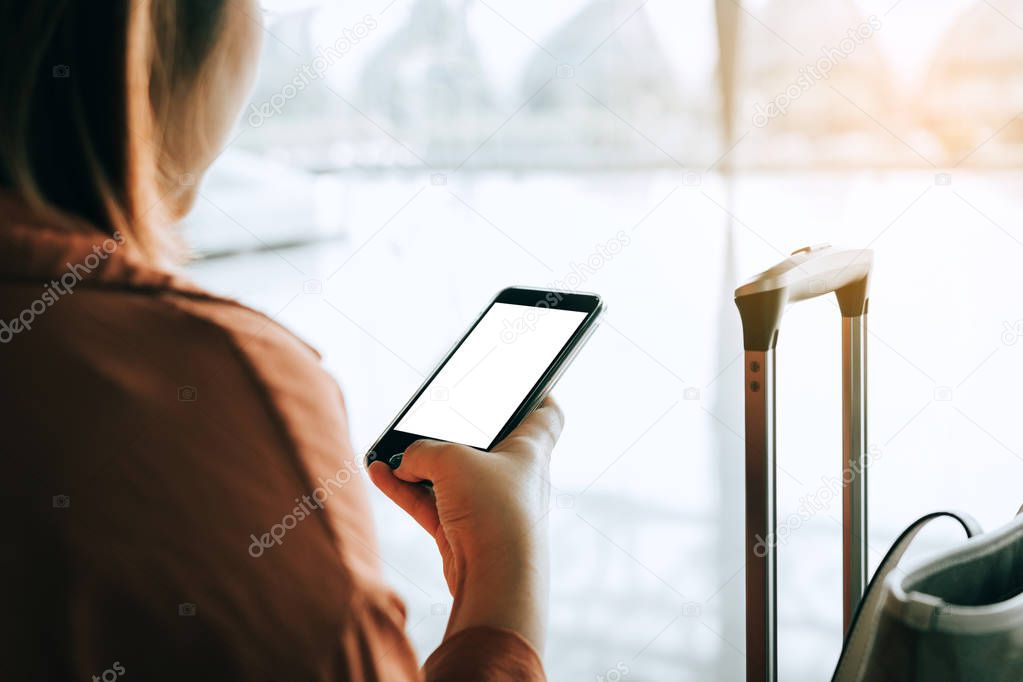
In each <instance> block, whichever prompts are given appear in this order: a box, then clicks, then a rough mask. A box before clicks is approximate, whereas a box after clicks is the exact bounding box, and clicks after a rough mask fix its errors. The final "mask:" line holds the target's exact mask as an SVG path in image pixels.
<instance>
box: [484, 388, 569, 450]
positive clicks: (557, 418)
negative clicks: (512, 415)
mask: <svg viewBox="0 0 1023 682" xmlns="http://www.w3.org/2000/svg"><path fill="white" fill-rule="evenodd" d="M564 425H565V415H564V413H563V412H562V411H561V408H560V407H559V406H558V404H557V403H556V402H555V401H554V399H553V398H550V397H548V398H546V399H545V400H544V401H543V403H542V404H541V405H540V407H538V408H537V409H535V410H534V411H533V412H532V413H531V414H529V415H527V416H526V418H525V419H523V420H522V423H521V424H519V425H518V426H517V427H515V430H514V431H512V432H511V433H510V434H509V435H508V437H507V438H506V439H505V440H504V441H502V442H501V444H500V445H499V446H498V447H497V449H498V450H501V451H504V450H507V449H508V448H506V447H505V444H514V443H515V442H516V441H517V440H520V439H525V440H528V441H531V442H533V443H536V444H537V445H539V446H540V447H541V448H542V449H543V451H544V452H547V453H549V452H550V451H551V450H552V449H554V444H555V443H557V442H558V438H559V437H560V436H561V430H562V428H563V427H564Z"/></svg>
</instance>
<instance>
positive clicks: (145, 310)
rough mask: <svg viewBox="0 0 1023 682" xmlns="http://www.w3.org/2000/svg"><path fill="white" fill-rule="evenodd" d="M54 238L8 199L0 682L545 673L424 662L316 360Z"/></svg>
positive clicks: (166, 283)
mask: <svg viewBox="0 0 1023 682" xmlns="http://www.w3.org/2000/svg"><path fill="white" fill-rule="evenodd" d="M39 223H40V221H39V220H37V219H35V218H33V217H32V216H31V215H30V214H28V212H27V211H26V210H25V209H24V208H23V207H22V206H20V205H19V204H18V203H17V202H14V201H12V200H10V198H6V199H4V200H3V201H2V202H0V395H2V396H3V409H2V410H0V415H2V416H0V424H2V427H3V447H2V453H3V455H2V457H3V462H4V470H5V471H6V474H5V475H4V477H3V480H4V483H3V488H4V492H3V495H2V502H0V505H2V506H0V511H2V512H3V514H2V516H0V518H3V519H5V520H6V521H7V529H6V535H7V537H6V538H5V540H4V541H3V542H2V543H0V547H2V549H0V577H2V584H3V586H4V592H5V594H6V595H8V596H7V597H6V598H5V599H6V602H7V603H5V605H4V611H5V617H4V618H2V619H0V622H2V624H0V650H3V651H4V652H5V653H4V655H3V656H2V658H3V660H4V672H3V677H5V678H8V679H26V680H27V679H32V680H57V679H84V680H88V679H94V678H93V676H99V677H100V679H114V678H113V677H110V676H111V675H115V674H116V675H118V676H119V675H120V674H121V672H122V671H123V674H126V675H128V676H130V679H144V680H172V679H173V680H206V679H210V680H214V679H215V680H274V681H282V680H287V681H289V682H295V681H305V680H322V681H326V680H396V681H402V680H422V679H426V680H478V681H488V680H494V681H497V680H509V681H510V680H515V681H516V682H521V681H524V680H525V681H529V680H543V679H544V673H543V669H542V665H541V662H540V660H539V658H538V656H537V654H536V652H535V651H534V650H533V649H532V648H531V647H530V645H529V644H528V643H527V642H526V640H524V639H523V638H522V637H521V636H519V635H517V634H515V633H513V632H510V631H504V630H497V629H491V628H473V629H469V630H465V631H462V632H460V633H457V634H455V635H454V636H452V637H449V638H448V639H447V640H446V641H445V642H444V643H443V644H441V646H440V648H438V649H437V650H436V651H434V652H433V654H432V655H431V656H430V658H429V660H427V662H426V664H425V666H424V667H423V668H422V669H421V670H420V669H419V667H418V665H417V663H416V657H415V654H414V652H413V650H412V647H411V645H410V643H409V640H408V638H407V637H406V636H405V632H404V625H405V611H404V606H403V604H402V603H401V601H400V600H399V599H398V597H397V596H396V595H395V593H394V592H393V591H392V590H391V589H390V588H388V587H387V585H385V584H384V583H383V582H382V580H381V578H380V567H379V561H378V558H377V555H376V550H375V541H374V538H373V535H372V532H371V524H368V523H366V519H367V518H368V515H369V507H368V504H367V499H366V484H365V482H364V477H363V475H362V474H361V472H360V469H359V466H358V464H357V457H356V455H355V453H353V451H352V447H351V444H350V442H349V435H348V425H347V421H346V417H345V408H344V403H343V399H342V396H341V392H340V390H339V388H338V386H337V385H336V384H335V382H334V381H333V380H332V379H331V378H330V377H329V376H328V375H327V374H326V372H324V370H323V369H322V368H321V367H320V364H319V356H318V355H317V354H316V352H315V351H314V350H312V349H311V348H309V347H308V346H306V345H305V344H304V343H302V342H301V341H300V340H299V339H297V338H296V337H295V336H293V335H292V334H290V333H289V332H288V331H286V330H285V329H283V328H282V327H280V326H279V325H277V324H276V323H275V322H274V321H273V320H271V319H269V318H267V317H265V316H263V315H262V314H260V313H257V312H255V311H253V310H250V309H248V308H246V307H244V306H242V305H240V304H238V303H236V302H234V301H230V300H225V299H223V298H219V297H216V296H213V295H211V294H209V293H206V292H205V291H202V290H201V289H199V288H197V287H196V286H194V285H192V284H189V283H188V282H186V281H183V280H182V279H181V278H179V277H178V276H176V275H173V274H170V273H168V272H164V271H161V270H158V269H155V268H153V267H151V266H148V265H146V264H144V263H142V262H140V261H139V260H137V259H135V258H134V257H133V256H132V255H131V254H130V253H129V249H128V248H127V247H124V245H123V244H122V243H120V241H118V240H116V239H106V238H105V235H101V234H99V233H97V232H89V231H82V230H78V231H74V230H72V231H68V230H65V229H60V228H57V227H55V226H47V225H45V224H39ZM115 663H116V664H117V666H116V667H115ZM104 673H106V676H104Z"/></svg>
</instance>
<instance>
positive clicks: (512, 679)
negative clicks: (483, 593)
mask: <svg viewBox="0 0 1023 682" xmlns="http://www.w3.org/2000/svg"><path fill="white" fill-rule="evenodd" d="M423 677H424V678H425V680H427V682H449V681H451V682H455V681H460V680H476V681H478V682H544V681H545V680H546V679H547V677H546V675H545V674H544V671H543V663H542V662H541V661H540V656H539V655H538V654H537V653H536V650H535V649H533V647H532V646H530V644H529V642H527V641H526V640H525V638H524V637H522V635H520V634H518V633H517V632H514V631H512V630H504V629H500V628H488V627H476V628H469V629H467V630H462V631H461V632H458V633H456V634H455V635H453V636H452V637H449V638H448V639H447V640H446V641H445V642H444V643H443V644H441V645H440V647H438V648H437V650H436V651H434V652H433V654H432V655H431V656H430V658H429V659H427V661H426V663H425V664H424V665H423Z"/></svg>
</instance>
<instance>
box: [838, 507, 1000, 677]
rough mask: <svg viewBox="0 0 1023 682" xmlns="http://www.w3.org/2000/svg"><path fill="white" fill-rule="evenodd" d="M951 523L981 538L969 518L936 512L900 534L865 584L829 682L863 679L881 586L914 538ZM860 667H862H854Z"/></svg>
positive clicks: (974, 522) (912, 524)
mask: <svg viewBox="0 0 1023 682" xmlns="http://www.w3.org/2000/svg"><path fill="white" fill-rule="evenodd" d="M946 517H947V518H951V519H954V520H955V521H957V522H958V523H959V525H960V526H962V528H963V530H964V531H965V532H966V537H967V538H972V537H974V536H975V535H980V534H981V532H983V531H982V529H981V527H980V524H979V523H977V521H976V520H975V519H974V518H973V517H972V516H970V515H969V514H964V513H962V512H954V511H938V512H932V513H930V514H926V515H924V516H921V517H920V518H919V519H917V520H916V521H914V522H913V523H911V524H910V526H909V527H908V528H907V529H906V530H904V531H902V535H900V536H899V537H898V538H897V539H896V540H895V542H894V543H893V544H892V548H891V549H889V550H888V553H887V554H885V556H884V559H882V560H881V564H880V565H879V566H878V567H877V572H876V573H874V577H873V578H871V579H870V582H869V583H868V584H867V589H866V591H865V592H864V594H863V598H862V599H860V603H859V604H858V605H857V607H856V612H855V613H854V614H853V617H852V621H851V622H850V623H849V631H848V632H846V633H845V642H844V643H843V645H842V655H841V656H840V657H839V659H838V664H837V665H836V666H835V674H834V675H833V676H832V678H831V679H832V682H853V681H854V680H859V678H860V677H861V675H862V665H863V664H864V663H865V662H866V655H865V654H866V652H867V647H868V645H869V644H870V642H871V640H872V639H873V636H874V633H875V632H876V630H877V624H878V622H879V621H880V620H881V605H882V597H883V596H884V589H883V586H884V582H885V579H886V578H887V577H888V575H889V574H890V573H891V572H892V571H894V570H895V568H896V567H897V566H898V565H899V561H900V560H901V559H902V556H903V555H904V554H905V553H906V550H908V549H909V547H910V545H912V544H913V540H914V539H916V536H917V535H918V534H919V533H920V531H921V530H923V529H924V528H925V527H926V526H928V525H929V524H930V523H931V522H932V521H935V520H937V519H941V518H946ZM856 664H860V666H861V667H855V666H856Z"/></svg>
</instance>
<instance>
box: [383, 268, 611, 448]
mask: <svg viewBox="0 0 1023 682" xmlns="http://www.w3.org/2000/svg"><path fill="white" fill-rule="evenodd" d="M495 303H510V304H513V305H522V306H528V307H537V308H548V309H553V310H575V311H578V312H584V313H586V317H585V318H584V319H583V321H582V323H581V324H580V325H579V327H578V328H577V329H576V330H575V332H574V333H573V334H572V336H571V337H570V338H569V339H568V341H566V342H565V344H564V346H562V347H561V350H560V351H559V352H558V355H557V356H556V357H555V358H554V360H553V361H552V362H551V363H550V364H549V365H548V366H547V369H545V370H544V373H543V374H542V375H541V376H540V378H539V379H538V380H537V381H536V383H535V384H534V385H533V387H532V388H531V389H530V391H529V393H528V394H527V395H526V397H525V398H524V399H523V400H522V402H521V403H519V406H518V407H517V408H516V409H515V411H514V412H513V413H512V415H511V417H509V418H508V421H507V422H505V425H504V426H503V427H502V428H501V430H500V431H499V432H498V434H497V436H496V437H495V438H494V440H493V441H491V442H490V444H489V445H487V447H486V448H484V450H488V451H489V450H490V449H491V448H493V447H494V446H495V445H497V444H498V443H500V442H501V441H502V440H504V438H505V437H506V436H507V435H508V434H509V433H511V431H512V430H513V429H514V428H515V427H516V426H517V425H518V424H519V422H521V421H522V419H524V418H525V417H526V415H528V414H529V413H530V412H532V411H533V410H534V409H536V407H537V406H539V404H540V402H541V401H542V400H543V398H544V397H546V395H547V393H548V392H549V391H550V389H551V388H552V387H553V385H554V382H555V381H556V380H557V378H558V377H559V375H560V372H561V371H562V370H563V369H564V367H565V363H566V362H567V361H569V360H570V359H571V357H572V356H573V353H574V352H575V351H576V349H577V348H578V347H579V345H580V344H581V343H582V342H583V341H584V340H585V338H586V337H587V336H588V334H589V332H591V331H592V330H593V328H594V325H595V323H596V322H597V320H598V319H599V317H600V314H601V313H602V312H603V309H604V304H603V301H602V300H601V298H600V296H598V295H597V294H591V293H580V292H571V293H569V292H561V291H554V290H548V289H531V288H527V287H508V288H506V289H503V290H502V291H500V292H499V293H498V294H497V296H495V297H494V298H493V299H492V300H491V301H490V303H488V304H487V306H486V307H485V308H484V309H483V310H482V311H481V312H480V314H479V315H478V316H477V317H476V319H475V320H474V321H473V323H472V324H471V325H470V326H469V328H468V329H467V330H466V332H465V333H464V334H463V335H462V337H461V338H460V339H459V340H458V343H456V344H455V345H454V346H453V347H452V348H451V350H450V351H448V353H447V354H446V355H445V356H444V358H443V359H442V360H441V361H440V362H439V363H438V364H437V366H436V367H435V368H434V370H433V372H431V373H430V376H429V377H427V379H426V380H425V381H423V383H422V384H421V385H420V386H419V388H418V389H416V392H415V393H414V394H413V395H412V397H411V398H410V399H409V400H408V402H407V403H405V406H404V407H402V408H401V410H400V411H399V412H398V414H397V416H395V418H394V419H393V420H391V423H390V424H389V425H388V427H387V429H386V430H385V431H384V433H383V434H382V435H381V436H380V437H379V438H378V439H377V441H376V442H375V443H374V444H373V447H371V448H370V450H369V452H368V453H366V465H367V466H368V465H369V464H372V463H373V462H374V461H377V460H380V461H383V462H385V463H388V464H390V460H391V458H392V457H393V456H394V455H398V454H401V453H403V452H405V450H406V449H407V448H408V446H409V445H411V444H412V443H414V442H416V441H417V440H422V439H424V438H428V436H422V435H418V434H414V433H407V432H405V431H398V430H396V429H395V428H394V426H395V425H396V424H397V423H398V422H400V421H401V419H402V417H404V416H405V414H406V413H407V412H408V411H409V409H410V408H411V407H412V405H413V404H414V403H415V402H416V400H417V399H418V398H419V396H421V395H422V394H423V392H424V391H425V390H426V389H427V387H429V385H430V384H431V383H432V382H433V380H434V378H436V376H437V374H438V373H439V372H440V371H441V369H443V367H444V365H446V364H447V362H448V360H450V359H451V356H452V355H454V354H455V353H456V352H458V349H459V348H460V347H461V346H462V343H464V342H465V339H466V338H468V337H469V335H470V334H472V332H473V330H474V329H476V325H478V324H479V322H480V320H482V319H483V317H484V316H485V315H486V314H487V313H488V312H489V311H490V309H491V308H492V307H493V306H494V304H495ZM432 440H440V439H432Z"/></svg>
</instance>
